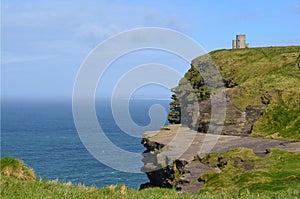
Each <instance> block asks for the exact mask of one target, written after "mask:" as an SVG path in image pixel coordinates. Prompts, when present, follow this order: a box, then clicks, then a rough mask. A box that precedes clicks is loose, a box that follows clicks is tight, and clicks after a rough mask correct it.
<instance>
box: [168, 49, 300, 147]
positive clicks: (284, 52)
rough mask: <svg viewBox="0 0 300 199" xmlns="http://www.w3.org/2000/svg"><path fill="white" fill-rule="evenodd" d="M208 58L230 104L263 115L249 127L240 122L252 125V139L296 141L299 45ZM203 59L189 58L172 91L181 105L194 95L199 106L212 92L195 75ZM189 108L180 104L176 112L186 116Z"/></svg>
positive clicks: (299, 122) (229, 52)
mask: <svg viewBox="0 0 300 199" xmlns="http://www.w3.org/2000/svg"><path fill="white" fill-rule="evenodd" d="M209 55H210V57H211V59H212V60H213V61H214V63H215V65H216V67H217V68H218V69H219V71H220V74H221V76H222V79H223V82H224V85H225V87H226V95H228V98H229V99H230V101H231V103H232V106H234V107H236V108H237V109H239V110H240V111H241V113H242V112H245V111H247V108H249V107H250V109H249V110H250V111H251V108H252V107H255V108H256V109H258V108H260V109H261V110H262V111H263V114H262V115H261V117H259V118H258V120H257V121H256V120H255V121H254V120H253V121H252V122H254V124H253V123H251V122H249V121H243V122H244V123H245V124H246V125H251V127H250V130H251V134H252V135H255V136H263V137H268V138H275V139H286V140H297V141H299V140H300V90H299V85H300V68H299V66H298V64H299V63H300V46H290V47H266V48H246V49H233V50H217V51H213V52H211V53H209ZM206 59H207V56H201V57H198V58H196V59H194V60H193V61H192V64H191V69H190V70H188V72H187V73H186V74H185V77H184V78H183V79H182V80H181V81H180V82H179V85H178V86H177V87H176V88H174V89H173V91H174V93H175V95H176V96H177V97H178V98H179V99H180V101H181V102H185V101H189V100H190V98H191V93H195V94H196V95H197V99H198V100H199V103H200V102H201V101H204V100H206V99H208V98H209V94H210V93H211V91H212V89H211V88H210V87H209V86H207V84H206V82H204V81H203V77H202V76H201V75H200V72H199V70H203V69H201V68H199V66H200V67H201V65H203V63H205V62H207V61H206ZM206 65H207V64H206ZM208 66H209V65H207V67H208ZM204 67H205V66H204ZM209 91H210V92H209ZM192 106H194V105H193V104H190V105H189V104H188V103H185V105H184V106H182V107H181V109H182V110H181V111H182V112H185V111H186V112H189V111H190V110H191V109H192V108H193V107H192ZM192 117H193V116H191V117H190V118H192ZM233 119H234V118H233ZM230 121H232V120H230V119H229V120H228V121H226V122H227V123H229V124H230ZM182 122H183V124H184V122H186V123H189V122H191V121H184V120H183V121H182ZM247 122H248V123H247ZM198 125H201V121H200V122H199V124H198ZM237 125H239V124H237ZM200 129H201V128H200Z"/></svg>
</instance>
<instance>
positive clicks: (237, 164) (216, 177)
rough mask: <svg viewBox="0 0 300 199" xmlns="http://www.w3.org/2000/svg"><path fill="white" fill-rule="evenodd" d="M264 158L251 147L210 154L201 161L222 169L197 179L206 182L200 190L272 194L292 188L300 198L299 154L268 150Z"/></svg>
mask: <svg viewBox="0 0 300 199" xmlns="http://www.w3.org/2000/svg"><path fill="white" fill-rule="evenodd" d="M268 151H269V153H268V154H267V155H266V156H264V157H258V156H256V155H255V154H254V153H253V151H252V150H251V149H247V148H238V149H231V150H229V151H228V152H225V153H221V154H216V153H211V154H209V155H207V156H206V157H205V158H203V159H202V160H201V162H202V163H204V164H207V165H209V166H213V167H219V168H220V169H221V170H222V172H221V173H214V172H207V173H204V174H202V175H201V176H200V177H199V178H200V180H202V181H205V186H204V188H203V189H202V190H201V193H207V192H209V193H219V192H224V191H226V192H227V193H239V194H240V195H243V194H247V193H265V192H270V193H275V192H277V191H280V192H288V190H294V191H295V192H294V193H295V194H296V192H297V191H296V190H298V192H297V194H296V195H297V196H298V197H300V191H299V190H300V167H299V165H300V153H292V152H286V151H283V150H279V149H269V150H268Z"/></svg>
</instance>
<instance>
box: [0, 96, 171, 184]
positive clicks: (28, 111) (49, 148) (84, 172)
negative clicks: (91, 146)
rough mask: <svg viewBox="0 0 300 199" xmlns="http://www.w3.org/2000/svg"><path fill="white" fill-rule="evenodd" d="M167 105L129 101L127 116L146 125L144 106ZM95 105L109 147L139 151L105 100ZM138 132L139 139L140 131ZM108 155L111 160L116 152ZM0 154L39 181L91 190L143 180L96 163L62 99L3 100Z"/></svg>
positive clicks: (69, 105) (68, 103) (166, 105)
mask: <svg viewBox="0 0 300 199" xmlns="http://www.w3.org/2000/svg"><path fill="white" fill-rule="evenodd" d="M169 102H170V101H169V100H131V101H130V106H129V112H130V114H131V117H132V120H133V121H134V122H135V123H136V124H138V125H141V126H146V125H147V124H148V123H149V122H150V117H149V115H148V111H149V108H150V107H151V106H152V105H153V104H160V105H162V106H163V107H164V108H165V111H166V112H168V109H169ZM95 107H96V110H97V116H98V120H99V123H100V124H101V127H102V128H103V130H104V132H105V133H106V136H107V137H108V138H109V139H110V140H111V141H112V142H113V143H114V144H115V145H117V146H118V147H119V148H121V149H123V150H126V151H131V152H135V153H142V152H143V151H144V150H145V148H144V147H143V145H142V144H141V138H139V137H132V136H129V135H127V134H125V133H124V132H122V130H121V129H120V128H119V127H118V125H117V124H116V122H115V120H114V118H113V115H112V112H111V107H110V100H98V101H97V102H96V106H95ZM167 123H168V122H167V118H166V121H165V124H167ZM152 128H153V127H152ZM155 128H159V127H155ZM148 130H156V129H148ZM139 133H140V135H142V133H143V132H139ZM113 155H115V156H116V157H114V158H117V155H118V154H113ZM4 156H13V157H16V158H19V159H22V160H23V161H24V162H25V164H26V165H27V166H29V167H31V168H32V169H33V170H34V171H35V173H36V176H37V177H39V178H42V179H48V180H56V179H57V180H58V181H60V182H72V183H73V184H84V185H86V186H97V187H105V186H109V185H120V184H125V185H126V186H128V187H131V188H134V189H138V188H139V186H140V184H141V183H145V182H147V181H148V179H147V176H146V175H145V174H144V173H126V172H122V171H117V170H114V169H112V168H110V167H108V166H106V165H104V164H102V163H101V162H99V161H98V160H96V159H95V158H94V157H93V156H92V155H91V154H90V153H89V152H88V151H87V149H86V148H85V146H84V145H83V144H82V142H81V140H80V138H79V136H78V133H77V131H76V128H75V124H74V121H73V115H72V103H71V101H67V100H65V101H64V100H57V101H45V100H44V101H37V100H36V101H32V100H31V101H30V100H5V99H3V100H2V102H1V157H4Z"/></svg>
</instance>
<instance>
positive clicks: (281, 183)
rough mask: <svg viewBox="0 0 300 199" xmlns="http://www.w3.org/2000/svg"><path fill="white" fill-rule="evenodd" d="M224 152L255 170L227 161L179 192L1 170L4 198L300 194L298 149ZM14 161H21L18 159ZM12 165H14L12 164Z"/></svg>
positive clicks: (218, 198) (131, 198) (152, 198)
mask: <svg viewBox="0 0 300 199" xmlns="http://www.w3.org/2000/svg"><path fill="white" fill-rule="evenodd" d="M221 155H222V156H223V158H224V161H231V158H232V157H240V158H244V159H245V160H246V158H247V157H248V160H251V161H255V170H253V171H244V172H243V170H242V169H241V168H239V166H237V168H232V165H231V164H228V165H231V166H230V167H231V168H229V167H228V166H226V167H224V168H222V170H223V173H222V174H215V173H211V174H205V175H206V185H205V188H204V189H203V190H202V191H201V192H200V193H199V194H196V195H191V194H188V193H184V194H181V193H177V192H176V191H175V190H173V189H161V188H149V189H144V190H141V191H137V190H134V189H130V188H128V187H126V186H125V185H119V186H108V187H104V188H97V187H87V186H84V185H72V184H71V183H61V182H58V181H48V180H42V179H35V180H21V179H18V178H17V177H16V176H7V175H5V174H4V173H1V180H0V187H1V198H4V199H5V198H10V199H13V198H22V199H23V198H68V199H69V198H101V199H110V198H113V199H135V198H136V199H139V198H141V199H145V198H147V199H148V198H149V199H161V198H162V199H163V198H166V199H168V198H170V199H177V198H178V199H188V198H190V199H193V198H208V199H209V198H211V199H221V198H228V199H229V198H253V199H254V198H255V199H256V198H299V197H300V191H299V190H300V189H299V167H298V165H299V159H300V157H299V153H298V154H296V153H288V152H283V151H280V150H271V153H270V154H268V155H267V159H266V160H265V161H264V162H262V159H261V158H259V157H257V156H255V155H254V154H253V153H252V152H251V150H249V149H233V150H231V151H229V152H227V153H223V154H221ZM215 157H216V154H214V155H211V157H208V158H206V162H210V160H212V159H213V158H215ZM1 160H2V159H1ZM15 161H17V162H21V161H20V160H16V159H15ZM1 162H2V161H1ZM263 163H264V164H265V166H264V165H263ZM212 164H216V162H215V163H213V161H212V162H211V166H213V165H212ZM7 166H8V167H9V165H8V164H6V167H7ZM23 166H24V164H23ZM270 166H271V167H270ZM11 167H12V168H15V167H14V166H13V165H12V166H11ZM227 167H228V168H227ZM2 168H3V167H1V169H2ZM17 171H20V170H18V169H17V170H16V171H15V172H17ZM205 175H204V176H205ZM202 177H203V176H202Z"/></svg>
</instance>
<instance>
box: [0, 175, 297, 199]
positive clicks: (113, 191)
mask: <svg viewBox="0 0 300 199" xmlns="http://www.w3.org/2000/svg"><path fill="white" fill-rule="evenodd" d="M0 182H1V184H0V185H1V198H101V199H102V198H103V199H135V198H136V199H139V198H141V199H145V198H147V199H148V198H149V199H163V198H165V199H168V198H170V199H177V198H178V199H187V198H190V199H193V198H208V199H209V198H211V199H219V198H253V199H256V198H295V199H296V198H299V191H298V190H296V189H287V190H285V191H277V192H261V193H250V192H249V193H247V192H244V193H233V194H229V193H226V192H225V193H215V194H214V193H201V194H197V195H191V194H179V193H177V192H176V191H175V190H170V189H161V188H150V189H145V190H141V191H137V190H133V189H129V188H127V187H126V186H124V185H121V186H117V187H115V186H110V187H105V188H96V187H85V186H73V185H68V184H63V183H58V182H54V181H46V180H35V181H21V180H18V179H15V178H11V177H6V176H2V177H1V181H0Z"/></svg>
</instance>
